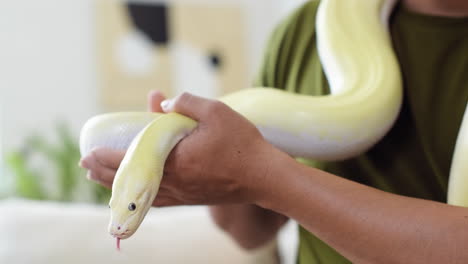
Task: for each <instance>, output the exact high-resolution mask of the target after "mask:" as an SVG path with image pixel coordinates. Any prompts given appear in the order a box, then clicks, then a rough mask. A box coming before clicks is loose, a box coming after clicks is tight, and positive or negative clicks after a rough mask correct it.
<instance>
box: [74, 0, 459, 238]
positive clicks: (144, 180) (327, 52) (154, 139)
mask: <svg viewBox="0 0 468 264" xmlns="http://www.w3.org/2000/svg"><path fill="white" fill-rule="evenodd" d="M395 2H396V1H395V0H346V1H343V0H322V1H321V3H320V6H319V9H318V13H317V18H316V19H317V21H316V29H317V41H318V42H317V46H318V52H319V56H320V60H321V63H322V65H323V68H324V71H325V74H326V76H327V79H328V81H329V84H330V89H331V94H330V95H327V96H306V95H298V94H293V93H288V92H285V91H281V90H278V89H272V88H266V87H264V88H251V89H245V90H242V91H239V92H236V93H233V94H229V95H227V96H224V97H222V98H220V100H221V101H222V102H224V103H226V104H227V105H228V106H230V107H231V108H233V109H234V110H236V111H237V112H239V113H240V114H242V115H243V116H245V117H246V118H247V119H249V120H250V121H251V122H252V123H253V124H255V125H256V126H257V128H258V129H259V130H260V131H261V133H262V134H263V136H264V137H265V139H266V140H268V141H269V142H271V143H272V144H274V145H275V146H277V147H278V148H280V149H281V150H283V151H285V152H287V153H288V154H290V155H292V156H295V157H305V158H310V159H315V160H341V159H346V158H350V157H353V156H356V155H358V154H360V153H363V152H365V151H366V150H368V149H369V148H370V147H372V146H373V145H374V144H375V143H376V142H377V141H379V140H380V139H381V138H382V137H383V136H384V135H385V134H386V133H387V131H388V130H389V129H390V128H391V127H392V125H393V123H394V121H395V120H396V118H397V116H398V113H399V109H400V106H401V104H402V81H401V73H400V69H399V66H398V63H397V60H396V57H395V54H394V52H393V50H392V44H391V39H390V35H389V32H388V25H387V24H388V19H389V16H390V13H391V11H392V8H393V6H394V4H395ZM196 126H197V123H196V122H195V121H194V120H191V119H189V118H187V117H185V116H182V115H180V114H177V113H170V114H157V113H143V112H142V113H137V112H134V113H113V114H106V115H100V116H97V117H94V118H92V119H90V120H89V121H88V122H87V123H86V124H85V125H84V127H83V129H82V132H81V137H80V148H81V152H82V155H83V156H85V155H87V154H88V153H89V152H90V151H91V149H92V148H94V147H97V146H102V147H109V148H114V149H127V148H128V150H127V152H126V155H125V157H124V159H123V161H122V163H121V165H120V167H119V169H118V171H117V174H116V177H115V180H114V184H113V186H112V198H111V200H110V203H109V206H110V209H111V220H110V224H109V232H110V233H111V234H112V235H113V236H114V237H116V238H117V244H118V247H119V243H120V239H125V238H128V237H130V236H131V235H132V234H133V233H134V232H135V231H136V230H137V228H138V227H139V225H140V223H141V222H142V221H143V219H144V217H145V215H146V213H147V211H148V210H149V208H150V207H151V204H152V202H153V200H154V199H155V197H156V194H157V192H158V188H159V184H160V181H161V179H162V176H163V167H164V163H165V160H166V158H167V156H168V155H169V153H170V152H171V150H172V148H173V147H174V146H175V145H176V144H177V143H178V142H179V140H181V139H182V138H184V137H185V136H186V135H188V134H190V132H191V131H192V130H193V129H194V128H195V127H196ZM467 159H468V111H466V113H465V116H464V119H463V123H462V126H461V129H460V132H459V136H458V139H457V143H456V147H455V153H454V157H453V162H452V168H451V174H450V183H449V195H448V202H449V203H450V204H455V205H461V206H468V191H467V190H468V181H467V178H468V175H466V174H467V173H468V160H467Z"/></svg>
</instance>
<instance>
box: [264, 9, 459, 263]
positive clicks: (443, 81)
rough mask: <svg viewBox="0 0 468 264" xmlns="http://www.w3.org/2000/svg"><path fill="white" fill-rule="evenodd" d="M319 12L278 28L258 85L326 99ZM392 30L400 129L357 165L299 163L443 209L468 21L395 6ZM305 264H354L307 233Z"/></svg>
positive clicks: (302, 13) (303, 237)
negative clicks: (400, 85) (399, 80)
mask: <svg viewBox="0 0 468 264" xmlns="http://www.w3.org/2000/svg"><path fill="white" fill-rule="evenodd" d="M317 6H318V2H317V1H311V2H308V3H306V4H305V5H304V6H303V7H301V8H300V9H298V10H297V11H296V12H294V13H293V14H291V15H290V16H289V17H288V18H287V19H286V20H285V21H283V23H281V24H280V25H279V26H278V27H277V28H276V30H275V31H274V33H273V35H272V37H271V39H270V42H269V46H268V47H267V50H266V54H265V58H264V63H263V67H262V69H261V72H260V74H259V76H258V79H257V80H256V85H258V86H268V87H276V88H278V89H284V90H287V91H291V92H296V93H301V94H309V95H323V94H326V93H328V91H329V89H328V84H327V81H326V78H325V76H324V74H323V72H322V68H321V65H320V61H319V57H318V53H317V49H316V35H315V14H316V11H317ZM390 25H391V26H390V32H391V35H392V39H393V45H394V48H395V52H396V54H397V57H398V59H399V62H400V67H401V70H402V74H403V80H404V94H405V97H404V103H403V107H402V111H401V113H400V116H399V118H398V120H397V122H396V124H395V126H394V127H393V129H392V130H391V131H390V132H389V133H388V134H387V135H386V136H385V138H384V139H383V140H381V141H380V142H379V143H378V144H377V145H376V146H374V147H373V148H372V149H371V150H369V151H368V152H367V153H365V154H363V155H361V156H359V157H356V158H353V159H350V160H346V161H342V162H335V163H326V164H325V163H321V164H318V163H314V162H309V161H303V160H301V161H303V162H308V163H310V164H311V165H315V166H320V167H321V168H323V169H325V170H327V171H329V172H331V173H334V174H336V175H339V176H341V177H345V178H348V179H351V180H354V181H357V182H360V183H363V184H366V185H369V186H373V187H375V188H378V189H381V190H384V191H388V192H392V193H396V194H401V195H405V196H411V197H418V198H423V199H430V200H436V201H441V202H445V201H446V196H447V182H448V175H449V171H450V164H451V159H452V154H453V149H454V145H455V141H456V137H457V134H458V130H459V127H460V124H461V120H462V117H463V111H464V110H465V107H466V104H467V100H468V18H446V17H434V16H427V15H421V14H415V13H411V12H409V11H407V10H404V9H403V8H402V7H401V6H397V7H396V9H395V11H394V13H393V15H392V18H391V23H390ZM299 263H301V264H305V263H307V264H309V263H333V264H337V263H349V261H347V260H346V259H344V258H343V257H342V256H340V255H339V254H338V253H337V252H336V251H334V250H333V249H332V248H330V247H329V246H327V245H326V244H325V243H323V242H322V241H320V240H319V239H318V238H317V237H315V236H314V235H312V234H310V233H309V232H307V231H306V230H304V229H302V228H301V229H300V247H299Z"/></svg>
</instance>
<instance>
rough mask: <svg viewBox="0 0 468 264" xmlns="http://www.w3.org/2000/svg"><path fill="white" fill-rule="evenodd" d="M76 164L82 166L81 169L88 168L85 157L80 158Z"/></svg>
mask: <svg viewBox="0 0 468 264" xmlns="http://www.w3.org/2000/svg"><path fill="white" fill-rule="evenodd" d="M78 166H80V167H81V168H83V169H89V164H88V163H87V162H86V160H85V159H81V160H80V161H79V162H78Z"/></svg>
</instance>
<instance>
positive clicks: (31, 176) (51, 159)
mask: <svg viewBox="0 0 468 264" xmlns="http://www.w3.org/2000/svg"><path fill="white" fill-rule="evenodd" d="M56 133H57V135H58V144H50V143H49V142H48V141H47V140H46V139H45V138H44V137H42V136H40V135H37V134H34V135H32V136H30V137H28V138H27V139H26V140H25V144H24V145H23V146H22V147H21V150H18V151H13V152H11V153H9V154H8V155H7V158H6V165H7V166H8V167H9V168H10V170H11V172H12V174H13V176H14V182H15V184H14V189H15V190H14V193H15V194H16V195H17V196H20V197H25V198H29V199H39V200H44V199H47V200H59V201H72V200H73V191H74V190H75V189H76V187H77V183H78V181H79V179H80V178H83V177H84V174H85V171H84V170H83V169H81V168H80V167H79V166H78V161H79V159H80V151H79V147H78V144H77V142H78V140H76V139H75V138H74V137H73V135H72V133H71V132H70V130H69V129H68V127H67V126H66V124H65V123H63V122H60V123H58V124H57V126H56ZM35 155H38V156H40V157H42V158H43V159H44V160H45V161H46V162H47V163H48V164H47V165H49V166H50V167H52V168H53V171H54V178H55V179H56V184H57V186H58V190H59V194H58V197H53V196H52V195H51V194H48V193H47V192H46V191H45V190H44V186H43V185H42V184H41V182H42V180H43V179H44V177H43V175H41V173H39V171H41V170H40V169H34V168H33V167H32V164H31V159H32V156H35ZM88 187H89V188H91V193H92V196H93V201H94V202H98V203H107V202H108V200H109V197H110V191H109V190H107V189H105V188H103V187H101V186H99V185H97V184H94V183H88Z"/></svg>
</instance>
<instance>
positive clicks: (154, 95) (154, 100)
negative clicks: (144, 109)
mask: <svg viewBox="0 0 468 264" xmlns="http://www.w3.org/2000/svg"><path fill="white" fill-rule="evenodd" d="M165 99H166V97H164V95H163V94H162V93H161V92H159V91H151V92H150V93H149V94H148V110H149V111H151V112H159V113H162V112H163V110H162V109H161V102H162V101H164V100H165Z"/></svg>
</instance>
